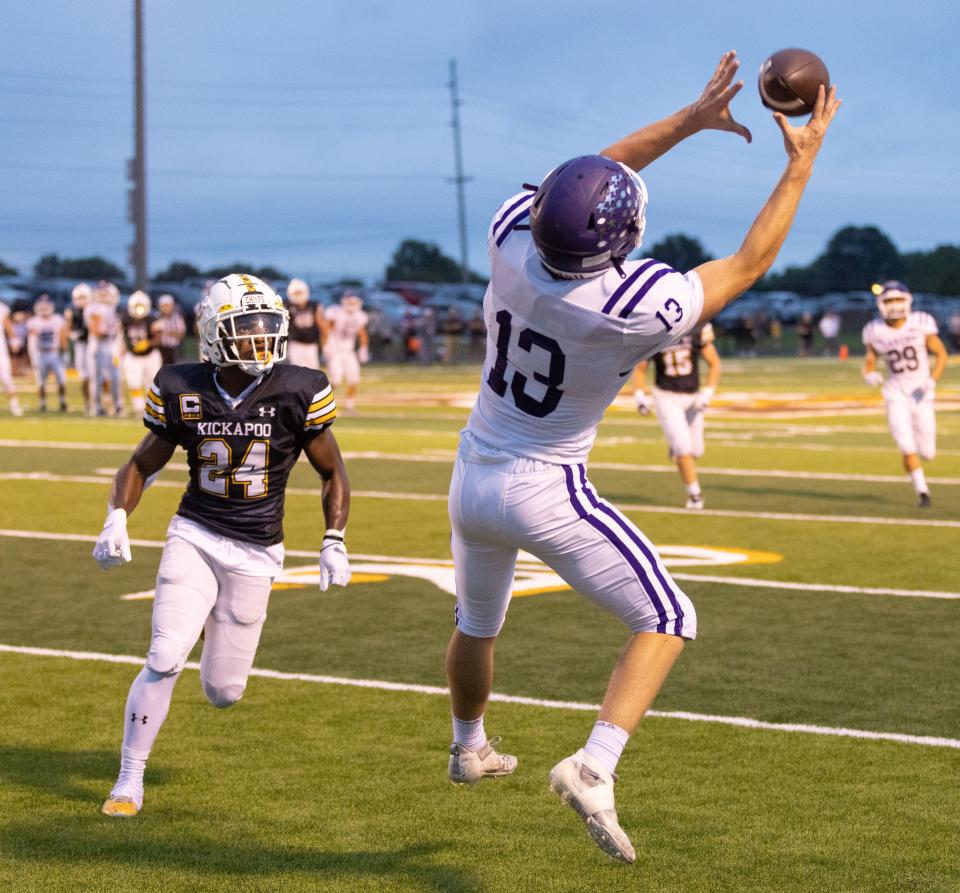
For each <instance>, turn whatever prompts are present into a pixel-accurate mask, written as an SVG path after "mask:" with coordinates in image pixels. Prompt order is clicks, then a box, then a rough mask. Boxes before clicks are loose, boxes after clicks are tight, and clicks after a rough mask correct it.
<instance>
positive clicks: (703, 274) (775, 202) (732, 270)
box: [696, 86, 840, 321]
mask: <svg viewBox="0 0 960 893" xmlns="http://www.w3.org/2000/svg"><path fill="white" fill-rule="evenodd" d="M839 107H840V100H839V99H837V88H836V87H835V86H833V87H831V88H830V91H829V93H828V92H826V91H825V90H824V88H823V87H822V86H821V87H820V90H819V92H818V94H817V102H816V105H815V106H814V109H813V114H812V115H811V116H810V120H809V121H808V122H807V123H806V125H805V126H803V127H793V126H791V125H790V124H789V123H788V122H787V119H786V118H785V117H784V116H783V115H781V114H780V113H779V112H775V113H774V115H773V118H774V120H775V121H776V122H777V125H778V126H779V127H780V130H781V132H782V133H783V145H784V148H785V149H786V152H787V166H786V168H785V169H784V171H783V174H782V176H781V177H780V181H779V182H778V183H777V185H776V187H775V188H774V190H773V193H772V194H771V195H770V198H768V199H767V203H766V204H765V205H764V206H763V208H762V209H761V211H760V213H759V215H757V219H756V220H754V222H753V226H751V227H750V230H749V232H748V233H747V237H746V238H745V239H744V240H743V244H742V245H741V246H740V249H739V250H738V251H737V252H736V254H732V255H730V257H725V258H722V259H721V260H713V261H709V262H708V263H705V264H701V265H700V266H699V267H697V268H696V272H697V273H698V274H699V276H700V281H701V282H702V283H703V312H702V314H701V316H700V320H701V321H706V320H709V319H713V317H714V316H716V315H717V314H718V313H719V312H720V311H721V310H723V308H724V307H726V306H727V304H729V303H731V302H732V301H734V300H735V299H736V298H738V297H739V296H740V295H741V294H743V292H745V291H746V290H747V289H748V288H749V287H750V286H751V285H753V283H754V282H756V281H757V280H758V279H759V278H760V277H761V276H763V274H764V273H766V272H767V270H769V269H770V267H771V266H773V262H774V261H775V260H776V258H777V254H778V252H779V251H780V247H781V246H782V245H783V242H784V239H786V237H787V233H788V232H790V227H791V226H792V224H793V218H794V216H795V215H796V213H797V207H798V206H799V204H800V199H801V197H802V196H803V191H804V189H805V188H806V186H807V182H808V181H809V180H810V175H811V174H812V173H813V163H814V161H815V160H816V157H817V153H818V152H819V151H820V147H821V146H822V145H823V138H824V136H825V135H826V132H827V128H828V127H829V126H830V122H831V121H832V120H833V116H834V115H836V113H837V109H838V108H839Z"/></svg>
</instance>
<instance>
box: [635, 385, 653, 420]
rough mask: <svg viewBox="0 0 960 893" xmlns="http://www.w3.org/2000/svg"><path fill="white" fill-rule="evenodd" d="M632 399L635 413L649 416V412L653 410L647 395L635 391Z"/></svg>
mask: <svg viewBox="0 0 960 893" xmlns="http://www.w3.org/2000/svg"><path fill="white" fill-rule="evenodd" d="M633 399H634V400H635V401H636V404H637V412H639V413H640V415H650V410H651V409H653V403H652V401H651V400H650V397H649V395H647V394H646V393H644V392H643V391H637V392H636V393H635V394H634V395H633Z"/></svg>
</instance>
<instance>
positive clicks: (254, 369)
mask: <svg viewBox="0 0 960 893" xmlns="http://www.w3.org/2000/svg"><path fill="white" fill-rule="evenodd" d="M289 321H290V315H289V314H288V313H287V311H286V309H284V306H283V301H282V300H281V299H280V297H279V296H278V295H277V293H276V292H275V291H274V290H273V289H272V288H270V286H269V285H267V284H266V283H265V282H263V281H261V280H260V279H257V277H256V276H248V275H246V274H245V273H231V274H230V275H229V276H225V277H224V278H223V279H221V280H219V281H218V282H216V283H215V284H214V285H213V287H212V288H211V289H210V291H209V293H208V294H207V295H206V296H205V297H204V298H203V300H202V301H201V302H200V306H199V307H198V308H197V331H198V332H199V334H200V343H201V346H202V348H203V352H204V353H205V354H206V356H207V357H208V358H209V359H210V362H211V363H213V364H214V365H215V366H239V367H240V368H241V369H242V370H243V371H244V372H246V373H247V374H248V375H260V374H262V373H264V372H267V371H269V370H270V369H272V368H273V365H274V363H280V362H283V360H284V359H285V358H286V355H287V329H288V326H289Z"/></svg>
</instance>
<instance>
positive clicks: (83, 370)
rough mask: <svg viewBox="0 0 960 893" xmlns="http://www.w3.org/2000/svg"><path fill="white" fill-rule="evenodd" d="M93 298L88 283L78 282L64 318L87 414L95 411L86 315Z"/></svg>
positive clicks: (71, 294)
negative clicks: (91, 390)
mask: <svg viewBox="0 0 960 893" xmlns="http://www.w3.org/2000/svg"><path fill="white" fill-rule="evenodd" d="M92 297H93V289H91V288H90V286H89V285H87V283H86V282H78V283H77V284H76V285H75V286H74V287H73V291H72V292H71V293H70V306H69V307H68V308H67V310H66V313H65V314H64V318H65V319H66V321H67V325H68V326H69V328H70V343H71V344H72V345H73V368H74V369H76V370H77V375H78V376H79V377H80V389H81V391H82V393H83V404H84V408H85V410H86V412H88V413H90V412H91V411H92V410H93V408H94V407H93V402H92V396H91V393H90V389H91V385H92V381H91V380H92V379H93V377H94V374H95V373H94V372H93V371H92V370H91V368H90V360H91V358H90V349H89V343H88V342H89V339H90V332H89V330H88V329H87V322H86V319H85V317H84V313H85V310H86V307H87V305H88V304H89V303H90V301H91V299H92Z"/></svg>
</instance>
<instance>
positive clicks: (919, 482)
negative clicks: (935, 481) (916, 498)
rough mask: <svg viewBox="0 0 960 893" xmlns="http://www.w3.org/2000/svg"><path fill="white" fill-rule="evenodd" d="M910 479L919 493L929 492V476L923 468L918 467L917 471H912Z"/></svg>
mask: <svg viewBox="0 0 960 893" xmlns="http://www.w3.org/2000/svg"><path fill="white" fill-rule="evenodd" d="M910 480H911V481H913V489H914V490H916V491H917V493H929V492H930V491H929V490H928V489H927V477H926V475H925V474H924V473H923V469H922V468H918V469H917V470H916V471H911V472H910Z"/></svg>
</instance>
